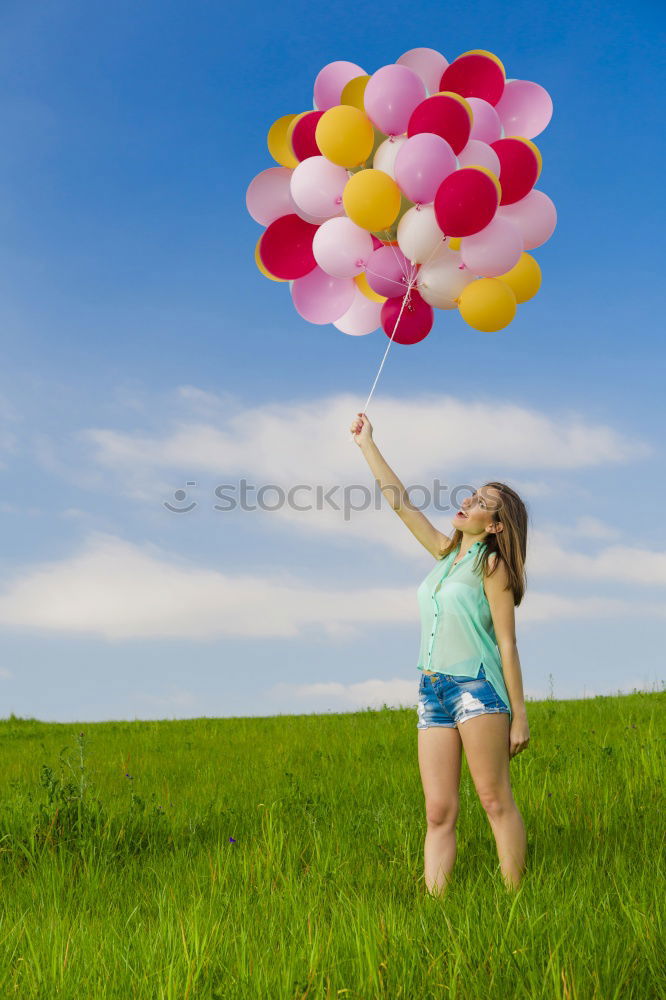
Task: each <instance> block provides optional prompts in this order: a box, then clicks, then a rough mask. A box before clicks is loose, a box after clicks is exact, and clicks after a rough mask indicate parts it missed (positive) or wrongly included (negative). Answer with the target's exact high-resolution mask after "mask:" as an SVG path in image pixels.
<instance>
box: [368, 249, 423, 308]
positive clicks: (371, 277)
mask: <svg viewBox="0 0 666 1000" xmlns="http://www.w3.org/2000/svg"><path fill="white" fill-rule="evenodd" d="M416 271H417V268H416V267H414V266H413V264H411V263H410V262H409V261H408V260H407V258H406V257H405V255H404V253H403V252H402V250H401V249H400V248H399V247H395V246H388V247H380V248H379V249H378V250H373V252H372V253H371V254H370V259H369V260H368V263H367V266H366V269H365V276H366V278H367V279H368V284H369V285H370V288H372V290H373V292H377V295H385V296H386V297H387V298H389V299H392V298H395V296H396V295H404V294H405V292H406V291H407V283H408V282H409V280H410V278H413V277H414V276H415V275H416Z"/></svg>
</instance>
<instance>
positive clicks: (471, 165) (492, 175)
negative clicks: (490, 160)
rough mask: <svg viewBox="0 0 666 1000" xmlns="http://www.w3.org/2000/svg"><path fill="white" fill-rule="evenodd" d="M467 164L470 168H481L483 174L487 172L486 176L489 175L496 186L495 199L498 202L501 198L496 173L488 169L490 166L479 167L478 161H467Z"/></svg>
mask: <svg viewBox="0 0 666 1000" xmlns="http://www.w3.org/2000/svg"><path fill="white" fill-rule="evenodd" d="M467 166H468V168H469V169H470V170H481V171H482V172H483V173H484V174H488V176H489V177H490V179H491V181H492V182H493V184H494V185H495V187H496V188H497V201H498V203H499V202H500V201H501V200H502V188H501V185H500V182H499V177H498V176H497V174H494V173H493V172H492V170H491V169H490V167H480V166H479V164H478V163H469V164H467Z"/></svg>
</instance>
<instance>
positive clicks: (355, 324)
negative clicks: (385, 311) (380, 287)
mask: <svg viewBox="0 0 666 1000" xmlns="http://www.w3.org/2000/svg"><path fill="white" fill-rule="evenodd" d="M381 314H382V303H381V302H372V301H371V300H370V299H369V298H368V297H367V296H365V295H364V294H363V293H362V292H360V291H359V290H358V288H357V289H356V291H355V293H354V301H353V302H352V304H351V306H350V307H349V309H348V310H347V312H346V313H345V314H344V316H341V317H340V319H336V321H335V323H334V324H333V326H336V327H337V328H338V330H342V332H343V333H348V334H349V335H350V336H352V337H364V336H365V335H366V334H367V333H372V331H373V330H376V329H377V328H378V327H379V326H381Z"/></svg>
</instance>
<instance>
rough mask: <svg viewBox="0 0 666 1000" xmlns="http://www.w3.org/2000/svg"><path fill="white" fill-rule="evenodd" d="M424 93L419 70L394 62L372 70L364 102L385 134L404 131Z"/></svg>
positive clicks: (368, 111)
mask: <svg viewBox="0 0 666 1000" xmlns="http://www.w3.org/2000/svg"><path fill="white" fill-rule="evenodd" d="M425 97H426V89H425V84H424V82H423V80H422V79H421V77H420V76H419V75H418V73H415V72H414V70H413V69H409V67H408V66H399V65H398V64H397V63H392V64H391V65H390V66H382V67H381V69H378V70H377V72H376V73H373V74H372V76H371V77H370V79H369V80H368V85H367V87H366V88H365V93H364V95H363V102H364V105H365V111H366V114H367V115H368V118H370V120H371V121H372V124H373V125H375V126H376V127H377V128H378V129H380V131H382V132H383V133H384V135H402V133H403V132H406V131H407V125H408V124H409V119H410V117H411V114H412V111H413V110H414V108H415V107H416V106H417V104H420V103H421V101H423V100H424V99H425Z"/></svg>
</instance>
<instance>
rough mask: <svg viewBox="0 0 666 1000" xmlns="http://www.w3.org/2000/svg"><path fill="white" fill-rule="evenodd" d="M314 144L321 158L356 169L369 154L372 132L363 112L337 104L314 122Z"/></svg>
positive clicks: (370, 123)
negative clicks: (318, 149) (320, 153)
mask: <svg viewBox="0 0 666 1000" xmlns="http://www.w3.org/2000/svg"><path fill="white" fill-rule="evenodd" d="M315 141H316V143H317V145H318V146H319V148H320V150H321V152H322V155H323V156H325V157H326V159H327V160H330V161H331V163H337V165H338V166H339V167H357V166H358V165H359V163H365V161H366V160H367V159H368V157H369V156H370V153H371V152H372V146H373V143H374V141H375V130H374V129H373V127H372V122H371V121H370V119H369V118H368V116H367V115H366V113H365V111H360V110H359V109H358V108H352V107H351V105H349V104H338V105H337V106H336V107H335V108H329V110H328V111H325V112H324V113H323V115H322V116H321V118H320V119H319V121H318V122H317V129H316V132H315Z"/></svg>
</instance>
